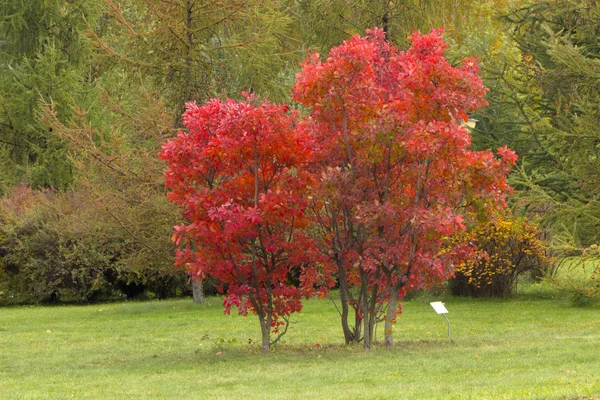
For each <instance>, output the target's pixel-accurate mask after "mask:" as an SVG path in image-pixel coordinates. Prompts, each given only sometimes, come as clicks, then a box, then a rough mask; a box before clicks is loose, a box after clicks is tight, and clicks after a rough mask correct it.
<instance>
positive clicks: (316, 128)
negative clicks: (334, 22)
mask: <svg viewBox="0 0 600 400" xmlns="http://www.w3.org/2000/svg"><path fill="white" fill-rule="evenodd" d="M410 40H411V41H412V42H413V45H412V47H411V48H410V49H409V50H408V51H406V52H400V51H399V50H398V49H397V48H395V47H393V46H392V45H391V44H390V43H389V42H387V41H386V40H385V35H384V33H383V31H381V30H379V29H375V30H372V31H368V32H367V36H366V37H359V36H354V37H352V38H351V39H350V40H348V41H346V42H344V43H343V44H342V45H340V46H338V47H336V48H334V49H332V50H331V52H330V53H329V57H328V58H327V59H326V60H325V61H324V62H322V61H320V59H319V56H318V54H313V55H312V56H311V57H309V58H308V59H307V60H306V61H305V62H304V64H303V65H302V67H303V69H302V72H301V73H299V74H298V75H297V81H296V84H295V86H294V98H295V100H297V101H299V102H301V103H302V104H304V105H305V106H307V107H310V108H311V115H310V118H309V119H307V120H306V121H305V122H304V126H303V130H306V131H309V132H311V134H312V135H313V136H314V137H315V141H316V143H318V144H319V145H318V147H317V148H316V153H317V154H316V160H317V165H313V167H312V168H313V171H315V172H316V173H318V174H319V175H320V176H321V180H322V185H321V187H320V188H319V189H318V190H317V192H316V193H317V194H316V195H315V196H316V197H317V198H318V201H317V202H315V203H314V210H315V214H316V216H317V221H318V222H319V224H320V226H321V227H322V230H323V239H324V240H323V243H324V244H325V246H324V247H325V249H327V251H328V252H329V255H330V256H331V259H332V261H336V262H332V263H331V264H332V265H331V267H332V270H333V271H334V272H337V273H338V274H339V273H340V269H341V268H344V269H346V275H347V276H348V281H349V283H351V284H355V285H357V284H360V285H362V286H363V289H364V290H366V291H367V292H368V293H370V296H371V298H372V299H375V300H376V301H377V302H379V303H383V302H385V301H386V300H387V299H389V298H390V296H391V295H394V296H396V295H398V296H399V297H400V298H402V296H403V295H404V294H405V293H406V292H407V291H408V290H416V289H419V288H421V287H424V286H427V285H430V284H432V283H435V282H438V281H440V280H442V279H445V278H447V277H448V276H449V275H450V274H451V273H452V271H451V268H450V265H451V260H450V259H449V258H450V257H451V256H457V255H460V254H465V251H466V249H464V248H461V249H458V248H457V249H455V250H456V251H451V252H446V253H444V254H441V249H442V245H443V242H444V238H446V237H447V236H450V235H452V234H454V233H456V232H458V231H461V230H464V229H465V225H464V224H465V223H466V222H467V221H468V220H469V219H470V218H471V216H472V215H473V214H472V212H474V211H477V210H480V209H481V208H482V207H479V208H477V207H475V206H476V205H478V206H481V205H482V204H485V205H486V206H491V207H494V206H501V205H503V204H504V199H505V196H506V194H507V191H508V190H509V188H508V185H507V183H506V178H505V175H506V174H507V173H508V170H509V168H510V166H511V165H512V164H513V163H514V161H515V159H516V155H515V154H514V152H512V151H510V150H508V149H506V148H502V149H500V150H499V151H498V154H499V155H500V156H501V157H500V158H496V157H495V156H494V155H493V154H492V153H491V152H489V151H485V152H476V151H472V150H470V149H469V147H470V144H471V141H470V135H469V133H468V132H467V130H466V128H464V127H463V126H462V125H461V122H463V121H466V119H467V116H468V113H469V112H471V111H473V110H476V109H478V108H481V107H482V106H485V105H486V104H487V103H486V101H485V100H484V98H483V97H484V95H485V93H486V89H485V88H484V86H483V83H482V81H481V79H480V78H479V76H478V75H477V71H478V66H477V63H476V60H474V59H467V60H465V61H464V63H463V65H462V66H460V67H452V66H451V65H450V64H449V63H448V61H447V60H446V58H445V57H444V49H445V48H446V45H445V43H444V41H443V39H442V37H441V32H439V31H435V30H434V31H433V32H432V33H431V34H428V35H421V34H419V33H415V34H414V35H413V36H412V37H411V38H410ZM339 227H343V228H342V229H341V230H340V229H339ZM336 257H337V259H336ZM340 258H341V259H343V262H342V263H340V262H339V260H340ZM365 286H366V287H365ZM393 292H394V293H393ZM361 293H363V292H362V291H361ZM360 301H362V302H363V305H362V307H361V308H362V309H361V310H360V311H362V314H363V315H364V318H368V316H367V315H368V314H369V312H371V313H375V312H376V311H377V310H376V309H375V308H372V307H371V306H369V305H368V304H367V301H366V298H363V299H361V300H360ZM368 303H369V304H374V302H371V301H370V300H369V301H368ZM368 307H371V309H370V310H369V309H368ZM392 308H393V309H394V310H395V305H394V307H392ZM371 317H373V316H371ZM394 317H395V316H392V315H389V314H388V316H387V317H386V319H389V318H392V319H393V318H394ZM368 325H369V324H367V325H365V334H367V332H366V330H367V329H372V324H371V326H370V328H369V326H368Z"/></svg>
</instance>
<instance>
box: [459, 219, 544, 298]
mask: <svg viewBox="0 0 600 400" xmlns="http://www.w3.org/2000/svg"><path fill="white" fill-rule="evenodd" d="M540 235H541V230H540V229H539V228H538V227H537V226H536V225H534V224H532V223H531V222H529V221H527V220H525V219H523V218H514V217H508V218H498V219H496V220H493V221H490V222H487V223H481V224H479V225H477V226H475V227H474V228H472V229H470V230H468V231H466V232H463V233H462V234H460V235H458V236H457V237H456V238H454V239H453V240H458V241H460V242H468V243H473V244H475V245H476V246H477V252H476V256H475V257H473V258H471V259H468V260H466V261H464V262H462V263H461V264H460V265H458V266H457V267H456V269H455V277H454V278H452V279H451V282H450V289H451V291H452V293H453V294H455V295H470V296H474V297H506V296H508V295H510V294H511V293H512V292H513V289H515V286H516V283H517V279H518V278H519V277H520V276H523V275H525V274H526V273H528V274H529V275H530V276H531V277H533V278H535V279H538V280H539V279H540V278H541V277H542V276H544V275H545V274H546V273H547V271H549V262H548V259H547V258H546V254H545V253H546V251H545V245H544V243H543V241H542V240H540Z"/></svg>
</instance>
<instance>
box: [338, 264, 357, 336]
mask: <svg viewBox="0 0 600 400" xmlns="http://www.w3.org/2000/svg"><path fill="white" fill-rule="evenodd" d="M336 264H337V267H338V279H339V282H340V302H341V303H342V312H341V316H340V317H341V322H342V331H343V332H344V340H345V341H346V344H350V343H351V342H352V341H353V340H354V336H353V335H352V331H351V330H350V326H349V325H348V281H347V277H346V270H345V269H344V265H343V264H344V263H343V261H342V260H336Z"/></svg>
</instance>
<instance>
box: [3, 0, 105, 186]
mask: <svg viewBox="0 0 600 400" xmlns="http://www.w3.org/2000/svg"><path fill="white" fill-rule="evenodd" d="M94 16H95V9H94V4H93V2H82V1H79V2H68V1H65V0H52V1H41V0H37V1H26V2H23V1H14V0H11V1H5V2H3V3H2V6H1V7H0V37H2V41H1V42H0V68H1V69H2V71H3V74H2V75H1V76H0V132H1V139H0V185H7V184H9V185H10V184H13V183H16V182H19V181H23V182H25V183H27V184H30V185H33V186H34V187H41V186H46V187H47V186H51V187H55V188H59V189H62V188H66V187H68V186H69V185H70V184H71V182H72V175H73V171H72V168H71V165H70V163H69V162H68V160H67V159H66V157H65V153H64V146H63V143H61V141H60V140H57V138H56V136H55V135H54V134H53V133H52V132H51V131H50V130H48V128H47V127H45V126H44V125H43V124H41V123H40V120H39V118H38V117H39V110H40V107H41V106H42V105H44V104H48V103H50V102H53V103H54V104H55V106H56V107H57V108H58V109H59V110H60V115H61V118H62V119H63V120H68V119H69V118H70V116H71V108H72V106H73V105H75V104H80V105H84V104H86V103H87V95H88V93H89V88H90V79H91V76H90V70H89V69H88V60H89V54H90V53H89V46H88V45H87V43H86V41H85V40H84V38H83V36H82V34H81V33H82V31H83V30H84V29H87V23H86V22H85V21H86V20H87V21H92V20H93V19H94Z"/></svg>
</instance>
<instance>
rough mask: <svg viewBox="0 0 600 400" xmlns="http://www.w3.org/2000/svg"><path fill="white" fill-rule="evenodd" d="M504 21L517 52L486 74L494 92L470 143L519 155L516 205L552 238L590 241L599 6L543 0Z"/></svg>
mask: <svg viewBox="0 0 600 400" xmlns="http://www.w3.org/2000/svg"><path fill="white" fill-rule="evenodd" d="M504 19H505V22H506V23H507V28H506V30H507V31H508V32H512V40H514V43H516V45H517V47H518V52H517V53H516V54H513V55H511V57H509V58H507V60H506V62H504V63H503V65H501V68H497V69H496V70H495V71H493V70H490V71H489V73H488V77H489V78H488V81H489V82H490V84H491V85H492V87H493V88H494V89H495V90H494V92H493V93H492V96H491V97H490V101H491V108H490V111H489V113H488V114H487V115H485V114H484V115H482V116H481V117H480V119H481V120H482V124H481V125H480V126H481V128H482V129H480V130H478V131H477V134H476V136H475V139H476V143H477V144H478V145H480V146H487V145H500V144H509V145H511V146H512V147H513V148H514V149H515V150H516V151H517V152H518V153H519V155H520V157H521V161H520V163H519V168H518V174H515V175H514V176H513V178H512V179H513V182H514V185H515V188H516V189H517V193H518V196H517V197H516V200H517V203H516V204H517V206H519V208H521V209H522V210H524V211H525V212H529V213H532V214H535V215H538V216H539V217H540V218H541V221H542V223H543V224H544V226H545V227H546V228H547V229H548V230H549V231H550V232H551V234H552V237H553V239H554V242H555V244H557V245H567V247H570V246H573V245H575V246H587V245H589V244H592V243H597V242H598V240H600V208H599V205H600V203H598V199H597V188H598V185H599V183H600V182H598V162H597V159H598V157H599V156H600V154H598V146H597V145H598V143H599V142H600V137H599V135H598V129H597V126H598V123H599V122H600V121H599V119H598V118H599V115H600V113H599V112H598V107H599V106H598V104H599V103H600V98H599V93H600V86H599V85H598V82H599V80H598V77H599V76H600V63H599V61H598V60H599V58H600V46H599V44H598V40H597V37H598V33H599V30H598V26H599V25H600V6H599V5H598V4H597V2H593V1H570V0H559V1H544V2H537V3H535V4H532V5H528V6H526V7H521V8H518V9H516V10H514V11H513V12H511V13H509V14H507V15H506V16H505V17H504Z"/></svg>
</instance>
